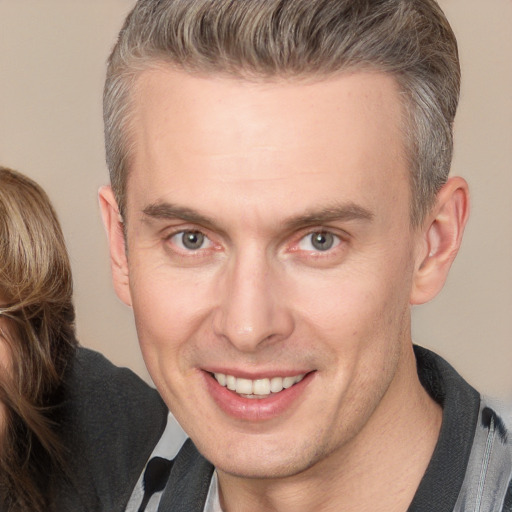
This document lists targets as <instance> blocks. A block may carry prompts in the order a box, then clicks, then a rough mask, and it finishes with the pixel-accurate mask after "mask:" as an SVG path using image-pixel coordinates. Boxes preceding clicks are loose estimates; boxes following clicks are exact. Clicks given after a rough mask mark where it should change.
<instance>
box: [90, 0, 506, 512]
mask: <svg viewBox="0 0 512 512" xmlns="http://www.w3.org/2000/svg"><path fill="white" fill-rule="evenodd" d="M458 93H459V65H458V57H457V47H456V41H455V38H454V36H453V33H452V31H451V29H450V27H449V25H448V22H447V21H446V19H445V17H444V15H443V14H442V12H441V11H440V9H439V7H438V6H437V4H436V3H435V2H434V1H433V0H383V1H379V2H375V1H369V0H357V1H356V0H337V1H327V0H323V1H322V0H307V1H306V0H304V1H302V0H264V1H260V2H255V1H254V0H253V1H251V0H239V1H236V2H233V1H232V0H217V1H213V2H212V1H211V0H190V1H187V2H181V1H178V0H163V1H159V2H155V1H154V0H153V1H149V0H140V1H139V2H138V3H137V5H136V7H135V8H134V10H133V11H132V13H131V14H130V15H129V17H128V19H127V21H126V23H125V25H124V27H123V29H122V31H121V34H120V37H119V41H118V43H117V45H116V47H115V48H114V50H113V53H112V55H111V58H110V62H109V69H108V75H107V82H106V86H105V103H104V105H105V133H106V146H107V160H108V164H109V168H110V172H111V182H112V187H111V188H110V187H106V188H104V189H102V191H101V193H100V199H101V206H102V211H103V217H104V220H105V224H106V227H107V231H108V233H109V239H110V249H111V260H112V269H113V276H114V285H115V288H116V291H117V294H118V295H119V297H120V298H121V299H122V300H123V301H124V302H125V303H126V304H128V305H130V306H131V307H133V310H134V314H135V320H136V325H137V332H138V336H139V339H140V344H141V349H142V353H143V356H144V359H145V362H146V364H147V367H148V369H149V371H150V373H151V376H152V378H153V380H154V382H155V384H156V386H157V388H158V390H159V392H160V394H161V395H162V397H163V399H164V401H165V402H166V403H167V405H168V406H169V408H170V409H171V411H172V412H173V414H174V415H175V416H176V418H177V419H178V421H179V422H180V424H181V425H182V426H183V428H184V430H185V431H186V433H187V434H188V435H189V436H190V439H191V441H187V442H186V443H185V444H184V446H183V448H182V449H181V451H180V453H179V454H178V455H177V457H176V459H175V460H174V465H173V468H172V471H171V474H170V476H169V479H168V481H167V482H166V483H165V482H164V484H165V489H164V490H163V493H162V494H161V495H158V497H156V498H155V499H154V500H153V505H152V506H153V507H154V509H155V510H156V507H157V506H158V503H157V502H158V501H159V503H160V505H159V508H158V510H173V511H174V510H187V511H195V510H197V511H203V510H206V511H218V510H223V511H224V512H233V511H260V510H273V511H279V512H280V511H288V510H294V511H317V510H325V511H328V510H358V511H361V510H382V511H405V510H415V511H427V510H428V511H432V510H435V511H451V510H458V511H462V510H470V509H471V510H473V509H474V510H480V511H484V510H489V511H498V510H512V491H510V480H511V473H512V471H511V466H512V462H511V456H510V453H511V452H510V446H509V445H507V431H506V427H505V425H504V423H503V421H502V420H501V419H500V417H499V416H498V414H497V413H496V412H495V411H494V410H493V409H491V408H489V407H488V406H487V404H486V403H485V402H484V401H482V400H481V399H480V396H479V395H478V393H477V392H476V391H475V390H474V389H473V388H471V387H470V386H469V385H468V384H467V383H465V382H464V381H463V380H462V379H461V377H459V376H458V375H457V373H456V372H455V371H454V370H453V369H452V368H451V367H450V366H449V365H448V364H447V363H446V362H444V361H443V360H442V359H441V358H439V357H438V356H436V355H435V354H432V353H431V352H428V351H426V350H424V349H421V348H413V344H412V340H411V332H410V308H411V305H414V304H422V303H424V302H427V301H428V300H430V299H431V298H433V297H434V296H435V295H436V294H437V293H438V292H439V291H440V289H441V288H442V286H443V284H444V282H445V280H446V277H447V274H448V271H449V268H450V266H451V263H452V262H453V259H454V258H455V255H456V253H457V251H458V248H459V246H460V242H461V239H462V234H463V231H464V226H465V224H466V221H467V217H468V208H469V207H468V187H467V184H466V182H465V181H464V180H463V179H462V178H458V177H452V178H448V172H449V166H450V161H451V154H452V132H451V127H452V123H453V119H454V115H455V110H456V106H457V101H458ZM491 446H492V450H490V449H489V447H491ZM486 447H487V449H486ZM148 467H149V466H148ZM146 480H147V481H149V480H150V479H149V478H147V479H146ZM161 487H163V485H162V486H161ZM507 489H508V491H507ZM147 500H148V497H147V496H146V499H145V502H147ZM139 510H143V507H142V506H141V508H140V509H139Z"/></svg>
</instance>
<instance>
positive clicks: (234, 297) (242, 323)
mask: <svg viewBox="0 0 512 512" xmlns="http://www.w3.org/2000/svg"><path fill="white" fill-rule="evenodd" d="M278 274H279V272H278V271H276V270H275V269H273V268H272V265H271V263H270V262H269V261H267V258H266V257H265V255H263V254H259V253H258V252H257V251H252V253H251V251H246V253H245V254H243V255H242V254H241V255H239V256H238V257H236V259H235V261H234V262H232V264H231V265H230V266H229V268H227V269H226V270H225V273H224V274H223V278H222V279H221V280H220V282H219V294H220V301H219V302H218V307H217V309H216V311H215V313H214V320H213V325H214V327H213V328H214V332H215V334H216V335H217V336H220V337H223V338H224V339H226V340H227V341H228V342H229V343H231V344H232V345H233V346H235V347H236V348H237V349H238V350H239V351H241V352H255V351H257V350H258V349H259V348H261V347H262V346H266V345H267V344H270V343H275V342H278V341H281V340H284V339H286V338H287V337H289V336H290V334H291V333H292V332H293V326H294V323H293V316H292V313H291V311H290V310H289V309H288V308H287V305H286V301H285V298H284V295H285V293H284V290H283V283H281V282H280V280H279V276H278Z"/></svg>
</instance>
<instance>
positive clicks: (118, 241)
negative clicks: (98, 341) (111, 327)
mask: <svg viewBox="0 0 512 512" xmlns="http://www.w3.org/2000/svg"><path fill="white" fill-rule="evenodd" d="M98 196H99V202H100V209H101V216H102V218H103V224H104V226H105V230H106V232H107V237H108V243H109V248H110V266H111V269H112V280H113V283H114V289H115V291H116V293H117V296H118V297H119V298H120V299H121V300H122V301H123V302H124V303H125V304H126V305H127V306H130V307H131V305H132V299H131V294H130V279H129V272H128V260H127V256H126V245H125V243H126V241H125V234H124V227H123V219H122V218H121V215H120V213H119V208H118V206H117V201H116V199H115V197H114V192H113V191H112V188H111V187H110V186H104V187H101V188H100V190H99V193H98Z"/></svg>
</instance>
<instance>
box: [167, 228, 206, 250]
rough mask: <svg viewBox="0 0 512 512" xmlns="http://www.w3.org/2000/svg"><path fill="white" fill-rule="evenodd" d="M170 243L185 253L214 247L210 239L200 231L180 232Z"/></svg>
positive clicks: (172, 237)
mask: <svg viewBox="0 0 512 512" xmlns="http://www.w3.org/2000/svg"><path fill="white" fill-rule="evenodd" d="M170 241H171V242H172V243H173V244H175V245H176V246H178V247H179V248H180V249H183V250H185V251H198V250H199V249H207V248H208V247H211V245H212V243H211V241H210V240H209V239H208V237H206V236H205V235H204V234H203V233H201V232H200V231H180V232H179V233H175V234H174V235H173V236H171V238H170Z"/></svg>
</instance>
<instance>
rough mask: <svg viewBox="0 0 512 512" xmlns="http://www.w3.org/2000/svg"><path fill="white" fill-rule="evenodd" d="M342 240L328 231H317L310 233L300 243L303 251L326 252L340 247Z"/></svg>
mask: <svg viewBox="0 0 512 512" xmlns="http://www.w3.org/2000/svg"><path fill="white" fill-rule="evenodd" d="M340 242H341V240H340V239H339V237H337V236H336V235H333V234H332V233H329V232H328V231H316V232H314V233H309V234H308V235H306V236H305V237H303V238H302V239H301V240H300V242H299V249H300V250H301V251H320V252H325V251H329V250H330V249H332V248H334V247H336V246H338V245H339V244H340Z"/></svg>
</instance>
